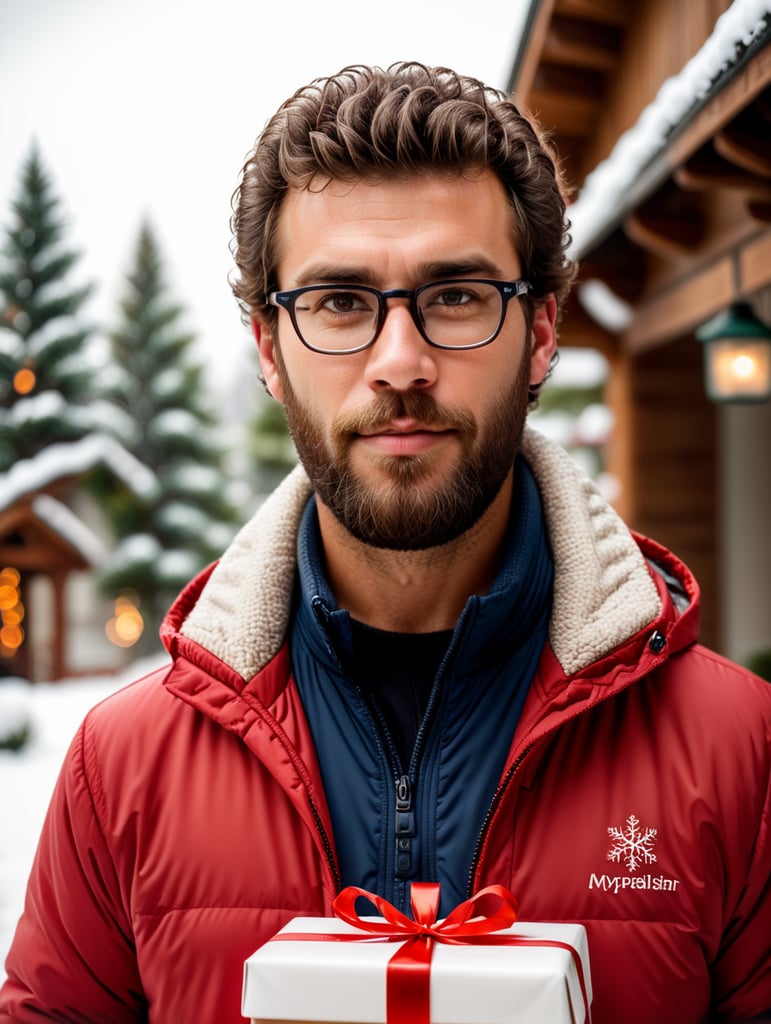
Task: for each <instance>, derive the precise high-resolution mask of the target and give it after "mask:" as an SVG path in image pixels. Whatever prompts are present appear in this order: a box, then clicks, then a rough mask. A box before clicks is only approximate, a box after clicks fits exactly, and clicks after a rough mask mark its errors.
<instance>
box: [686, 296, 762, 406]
mask: <svg viewBox="0 0 771 1024" xmlns="http://www.w3.org/2000/svg"><path fill="white" fill-rule="evenodd" d="M696 337H697V338H698V339H699V340H700V341H701V342H703V343H704V373H705V382H706V388H707V394H708V395H709V396H710V398H712V399H713V400H714V401H716V402H765V401H767V400H768V397H769V395H771V331H769V329H768V327H767V326H766V325H765V324H764V323H763V321H762V320H759V319H758V317H756V316H755V314H754V313H753V311H752V309H751V308H750V306H749V305H747V303H737V304H736V305H735V306H732V307H731V309H730V310H727V311H725V312H723V313H719V314H718V315H717V316H716V317H714V318H713V319H712V320H710V321H709V322H708V323H706V324H704V325H703V326H702V327H700V328H699V330H698V331H697V332H696Z"/></svg>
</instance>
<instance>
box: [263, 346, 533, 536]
mask: <svg viewBox="0 0 771 1024" xmlns="http://www.w3.org/2000/svg"><path fill="white" fill-rule="evenodd" d="M277 367H278V372H279V375H280V377H281V384H282V388H283V394H284V405H285V410H286V416H287V421H288V423H289V430H290V432H291V434H292V438H293V440H294V443H295V447H296V448H297V453H298V455H299V457H300V461H301V462H302V464H303V466H304V467H305V470H306V472H307V474H308V476H309V478H310V481H311V484H312V485H313V488H314V490H315V492H316V494H317V496H318V498H319V499H320V500H321V501H322V502H323V503H324V504H325V505H326V506H327V508H329V510H330V511H331V512H332V513H333V515H334V516H335V517H336V518H337V519H338V521H339V522H340V523H341V524H342V525H343V526H344V527H345V529H346V530H348V532H349V533H351V534H352V535H353V536H354V537H356V538H357V539H358V540H360V541H362V542H363V543H365V544H368V545H371V546H373V547H377V548H386V549H388V550H392V551H420V550H425V549H427V548H432V547H438V546H439V545H442V544H447V543H449V542H450V541H453V540H455V539H456V538H457V537H459V536H461V534H463V533H465V532H466V531H467V530H469V529H470V528H471V527H472V526H474V525H475V523H477V522H478V521H479V519H480V518H481V516H482V515H483V514H484V512H485V511H486V510H487V509H488V508H489V507H490V505H491V504H492V502H493V501H494V499H495V498H496V496H497V495H498V493H499V492H500V489H501V487H502V486H503V482H504V480H505V479H506V477H507V476H508V474H509V472H510V471H511V468H512V466H513V464H514V459H515V458H516V455H517V453H518V451H519V448H520V444H521V441H522V432H523V429H524V426H525V420H526V417H527V409H528V386H529V380H530V353H529V350H528V349H527V348H526V349H525V354H524V356H523V358H522V362H521V364H520V367H519V371H518V373H517V377H516V379H515V381H514V383H513V385H512V386H511V388H510V389H509V390H508V391H507V392H505V393H504V394H503V395H502V396H501V397H499V398H498V399H497V400H496V402H495V403H494V404H493V406H492V407H491V408H490V409H489V410H488V411H487V413H486V415H485V418H484V420H483V421H481V422H477V421H476V420H475V419H474V417H473V416H472V415H471V414H470V413H469V412H467V411H466V410H464V409H460V408H457V407H449V406H440V405H439V404H438V403H437V402H436V400H435V399H434V398H432V397H431V396H430V395H429V394H427V393H426V392H424V391H419V390H412V391H386V392H382V393H380V394H379V395H378V396H377V397H376V398H375V399H374V400H373V401H372V402H371V403H370V404H369V405H367V406H366V407H365V408H363V409H360V410H358V411H356V412H354V413H351V414H348V415H346V416H342V417H339V418H338V419H336V420H335V421H334V422H333V424H332V427H331V430H330V439H329V442H327V441H326V440H325V438H324V429H323V425H322V424H321V423H320V422H319V421H318V420H317V419H316V418H315V417H314V416H313V415H312V414H311V413H310V412H309V411H308V410H307V409H306V408H305V407H303V405H302V404H301V402H300V401H299V399H298V397H297V395H296V394H295V392H294V391H293V389H292V387H291V384H290V383H289V380H288V376H287V374H286V371H285V368H284V366H283V364H282V363H281V361H280V356H279V358H278V360H277ZM399 417H409V418H410V419H413V420H415V421H416V422H417V423H419V424H420V425H421V426H425V427H433V428H435V429H437V430H452V431H455V432H456V435H457V437H458V440H459V441H460V446H461V451H460V454H459V457H458V459H457V462H456V465H455V467H454V469H453V470H452V471H451V472H450V473H449V474H444V475H443V476H442V477H441V479H440V480H439V482H437V483H434V484H429V483H428V482H427V481H428V479H429V477H430V476H431V474H432V473H433V474H436V467H435V460H434V457H433V455H432V454H431V453H430V452H429V453H423V454H417V455H405V456H384V457H381V458H380V459H379V460H378V464H377V465H378V468H379V470H380V478H379V479H378V480H377V481H375V482H366V481H364V480H362V479H360V477H359V476H357V474H356V472H355V471H354V469H353V467H352V465H351V454H350V453H351V447H352V445H353V444H354V443H355V440H354V439H355V437H356V435H357V434H361V433H365V432H377V431H378V430H380V429H384V428H387V427H388V425H389V424H390V423H391V422H392V421H393V420H394V419H396V418H399Z"/></svg>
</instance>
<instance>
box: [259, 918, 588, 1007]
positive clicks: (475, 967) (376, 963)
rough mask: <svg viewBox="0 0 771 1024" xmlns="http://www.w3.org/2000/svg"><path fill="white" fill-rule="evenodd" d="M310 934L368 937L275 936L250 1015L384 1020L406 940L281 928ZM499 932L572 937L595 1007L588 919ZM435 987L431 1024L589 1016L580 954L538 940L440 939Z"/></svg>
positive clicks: (337, 925)
mask: <svg viewBox="0 0 771 1024" xmlns="http://www.w3.org/2000/svg"><path fill="white" fill-rule="evenodd" d="M369 920H382V918H371V919H369ZM302 932H304V933H313V934H319V935H325V934H338V933H352V934H358V935H360V936H361V938H362V940H363V941H361V942H355V941H345V942H340V941H335V940H329V941H323V940H321V939H319V940H315V939H314V940H304V939H302V938H298V939H296V940H295V939H289V938H287V939H281V940H271V941H270V942H267V943H266V944H265V945H264V946H262V947H261V948H260V949H258V950H257V952H256V953H253V954H252V956H250V957H249V959H248V960H247V961H246V963H245V965H244V985H243V995H242V1004H241V1011H242V1013H243V1015H244V1016H245V1017H249V1018H251V1019H252V1021H253V1022H258V1024H266V1022H274V1021H292V1022H296V1024H297V1022H301V1024H309V1022H311V1021H325V1022H334V1024H384V1022H385V1020H386V966H387V964H388V961H389V960H390V959H391V957H392V956H393V955H394V953H395V952H396V950H397V949H398V948H399V946H400V944H401V943H400V942H399V941H395V942H373V941H371V939H372V935H371V934H370V933H368V932H365V931H361V930H360V929H357V928H354V927H352V926H351V925H349V924H346V923H345V922H343V921H340V920H338V919H337V918H328V917H321V918H319V917H297V918H294V919H293V920H292V921H290V922H289V923H288V924H287V925H285V927H284V928H282V929H281V932H279V934H280V935H291V934H292V933H302ZM494 934H496V935H520V936H523V937H526V938H528V939H532V940H544V941H558V942H564V943H567V944H568V945H569V946H571V947H572V948H573V949H574V950H575V951H576V952H577V953H578V955H579V957H580V960H581V964H582V967H583V977H584V984H585V988H586V993H587V1000H588V1002H589V1003H591V991H592V990H591V979H590V975H589V953H588V948H587V942H586V930H585V928H584V927H583V925H577V924H553V923H549V924H542V923H534V922H532V923H531V922H523V923H517V924H515V925H513V926H512V927H510V928H505V929H502V930H501V931H499V932H495V933H494ZM366 940H370V941H366ZM493 941H494V940H493ZM430 993H431V996H430V998H431V1024H536V1022H537V1024H545V1022H548V1024H584V1022H586V1021H588V1017H587V1016H586V1013H585V1007H584V998H583V995H582V992H581V983H580V980H579V973H578V970H577V968H576V964H575V962H574V959H573V956H572V954H571V952H570V950H567V949H562V948H559V947H553V946H539V945H537V944H536V943H535V942H534V943H533V944H527V945H517V946H513V945H512V946H506V945H492V944H491V945H477V944H469V945H449V944H445V943H442V942H435V943H434V945H433V957H432V959H431V974H430Z"/></svg>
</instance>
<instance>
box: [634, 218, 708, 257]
mask: <svg viewBox="0 0 771 1024" xmlns="http://www.w3.org/2000/svg"><path fill="white" fill-rule="evenodd" d="M624 234H626V235H627V237H628V238H630V239H631V240H632V241H633V242H635V243H636V244H637V245H640V246H642V248H643V249H646V250H647V251H648V252H654V253H656V254H657V255H659V256H661V257H663V258H664V259H665V260H681V259H682V258H683V257H685V256H687V255H689V253H690V251H691V250H692V249H693V247H694V246H696V245H698V243H699V242H700V241H701V239H702V238H703V236H704V220H703V218H702V217H700V216H698V215H697V214H696V213H695V212H694V213H688V214H686V213H685V212H682V213H680V214H679V215H676V214H674V213H673V212H672V211H671V210H670V211H665V210H661V211H658V210H654V209H650V208H645V207H640V209H638V210H635V211H634V213H631V214H630V215H629V216H628V217H627V218H626V220H625V221H624Z"/></svg>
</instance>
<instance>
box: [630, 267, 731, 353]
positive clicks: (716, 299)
mask: <svg viewBox="0 0 771 1024" xmlns="http://www.w3.org/2000/svg"><path fill="white" fill-rule="evenodd" d="M736 297H737V296H736V286H735V283H734V271H733V265H732V260H731V258H730V257H729V256H724V257H723V258H721V259H719V260H717V261H716V262H715V263H712V264H710V265H708V266H706V267H704V268H703V269H701V270H697V271H696V272H695V273H694V274H693V275H691V276H690V277H688V278H686V279H685V280H684V281H681V282H679V283H678V284H677V285H675V286H674V287H672V288H669V289H667V291H666V292H663V293H660V294H658V295H654V296H651V297H650V298H648V299H647V300H644V301H643V302H641V303H639V304H638V305H637V307H636V308H635V318H634V321H633V322H632V325H631V326H630V328H629V330H628V331H626V332H625V334H624V335H623V337H622V339H621V342H622V345H623V347H624V349H625V350H626V351H628V352H632V353H641V352H646V351H649V350H650V349H654V348H657V347H659V346H660V345H663V344H665V343H666V342H668V341H671V340H673V339H674V338H678V337H681V336H683V335H685V334H689V333H691V332H692V331H694V330H695V329H696V328H697V327H698V326H699V324H702V323H704V321H705V320H708V319H709V317H711V316H714V314H715V313H717V312H718V311H719V310H721V309H723V308H724V307H725V306H728V305H729V304H730V303H731V302H733V301H735V299H736Z"/></svg>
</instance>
